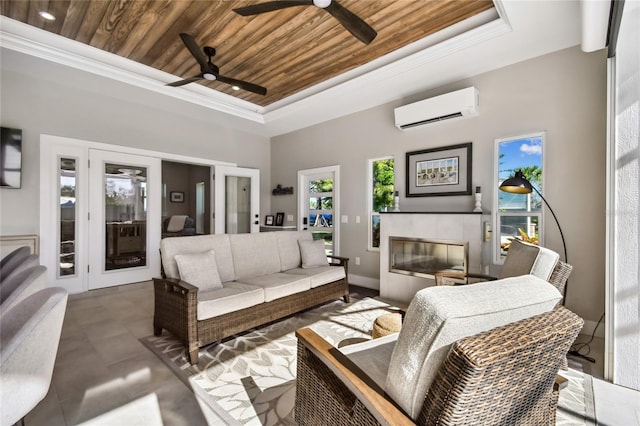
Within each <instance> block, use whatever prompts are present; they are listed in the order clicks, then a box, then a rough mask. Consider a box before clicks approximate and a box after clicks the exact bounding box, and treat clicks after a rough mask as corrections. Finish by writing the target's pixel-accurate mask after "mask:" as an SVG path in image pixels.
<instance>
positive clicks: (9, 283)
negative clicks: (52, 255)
mask: <svg viewBox="0 0 640 426" xmlns="http://www.w3.org/2000/svg"><path fill="white" fill-rule="evenodd" d="M46 286H47V268H46V267H45V266H42V265H37V266H31V267H29V268H26V269H25V270H15V271H14V272H13V273H12V274H11V275H9V277H7V279H5V280H4V281H2V286H1V287H0V303H1V304H2V312H3V313H4V312H6V311H8V310H9V309H11V308H12V307H13V306H15V305H16V304H18V303H20V302H21V301H22V300H24V299H26V298H27V297H29V296H31V295H32V294H34V293H36V292H38V291H40V290H44V288H45V287H46Z"/></svg>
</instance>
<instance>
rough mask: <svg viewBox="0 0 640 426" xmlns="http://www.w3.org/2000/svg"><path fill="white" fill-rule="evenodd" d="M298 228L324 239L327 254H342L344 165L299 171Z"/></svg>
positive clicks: (318, 238)
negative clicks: (341, 211) (342, 181)
mask: <svg viewBox="0 0 640 426" xmlns="http://www.w3.org/2000/svg"><path fill="white" fill-rule="evenodd" d="M298 188H300V190H299V191H298V194H299V195H298V229H303V230H307V229H308V230H310V231H311V233H312V234H313V239H314V240H324V244H325V252H326V253H327V255H331V254H332V255H339V254H340V238H339V237H340V220H339V218H340V166H330V167H322V168H317V169H308V170H300V171H298Z"/></svg>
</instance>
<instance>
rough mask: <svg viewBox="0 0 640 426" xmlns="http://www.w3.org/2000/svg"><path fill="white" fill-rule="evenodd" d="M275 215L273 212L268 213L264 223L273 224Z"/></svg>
mask: <svg viewBox="0 0 640 426" xmlns="http://www.w3.org/2000/svg"><path fill="white" fill-rule="evenodd" d="M273 217H274V216H273V215H272V214H268V215H267V217H265V218H264V224H265V225H266V226H271V225H273Z"/></svg>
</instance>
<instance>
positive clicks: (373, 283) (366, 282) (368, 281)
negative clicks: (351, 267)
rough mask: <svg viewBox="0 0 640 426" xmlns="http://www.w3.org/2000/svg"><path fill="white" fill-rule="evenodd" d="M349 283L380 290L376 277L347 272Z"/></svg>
mask: <svg viewBox="0 0 640 426" xmlns="http://www.w3.org/2000/svg"><path fill="white" fill-rule="evenodd" d="M349 284H353V285H357V286H360V287H364V288H368V289H371V290H378V291H380V280H379V279H378V278H371V277H364V276H362V275H354V274H349Z"/></svg>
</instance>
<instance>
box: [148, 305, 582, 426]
mask: <svg viewBox="0 0 640 426" xmlns="http://www.w3.org/2000/svg"><path fill="white" fill-rule="evenodd" d="M352 300H353V299H352ZM395 310H396V309H395V308H393V307H391V306H389V305H387V304H386V303H383V302H381V301H378V300H375V299H371V298H365V299H362V300H355V301H352V303H350V304H345V303H344V302H342V301H334V302H331V303H328V304H325V305H322V306H320V307H317V308H314V309H311V310H308V311H305V312H302V313H299V314H297V315H295V316H291V317H288V318H286V319H283V320H281V321H277V322H274V323H272V324H269V325H266V326H264V327H260V328H256V329H253V330H250V331H248V332H246V333H243V334H241V335H237V336H234V337H233V338H230V339H227V340H225V341H223V342H222V343H220V344H217V345H216V344H212V345H209V346H206V347H203V348H200V354H199V356H200V358H199V363H198V364H197V365H193V366H192V365H190V364H189V362H188V361H187V358H186V356H185V350H184V346H183V345H182V344H181V343H179V342H178V341H177V340H175V339H174V338H173V336H172V335H170V334H169V333H167V332H166V331H164V332H163V334H162V335H161V336H159V337H156V336H149V337H146V338H143V339H140V340H141V342H142V343H143V344H144V345H145V346H147V347H148V348H149V349H150V350H151V351H152V352H154V353H155V354H156V355H157V356H158V357H159V358H160V359H161V360H162V361H164V362H165V363H166V364H167V365H168V366H169V367H170V368H171V369H172V370H173V372H174V373H175V374H176V375H177V376H178V377H179V378H180V379H181V380H183V381H184V382H185V384H187V385H188V386H189V387H190V388H191V389H193V390H194V392H196V393H197V394H198V396H200V397H201V398H202V400H204V401H205V402H206V404H207V405H208V406H209V407H211V409H212V410H213V411H214V412H216V413H217V414H218V416H219V417H220V418H221V419H223V420H224V421H225V423H227V424H233V425H295V421H294V419H293V406H294V401H295V379H296V345H297V341H296V338H295V335H294V331H295V330H296V329H298V328H303V327H311V328H312V329H313V330H315V331H316V332H317V333H318V334H320V335H321V336H323V337H324V338H325V339H326V340H327V341H329V342H330V343H331V344H333V345H334V346H342V345H344V344H347V343H352V342H356V341H361V340H363V339H370V336H371V326H372V324H373V320H374V319H375V318H377V317H378V316H379V315H383V314H385V313H388V312H390V311H395ZM564 373H566V374H564V375H565V377H567V378H568V379H569V386H568V387H567V388H566V389H564V390H563V391H562V392H561V393H560V395H561V396H560V403H559V408H558V418H557V424H558V425H565V426H569V425H571V426H573V425H592V424H594V423H593V422H589V420H590V419H593V403H592V400H593V397H592V394H591V393H590V392H589V390H590V384H591V382H590V380H589V378H588V376H586V375H583V374H582V373H581V372H580V371H579V370H577V369H570V370H569V371H568V372H564ZM587 382H588V383H587ZM585 388H587V390H586V391H585ZM589 398H591V399H589ZM589 406H591V409H590V408H589Z"/></svg>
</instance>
